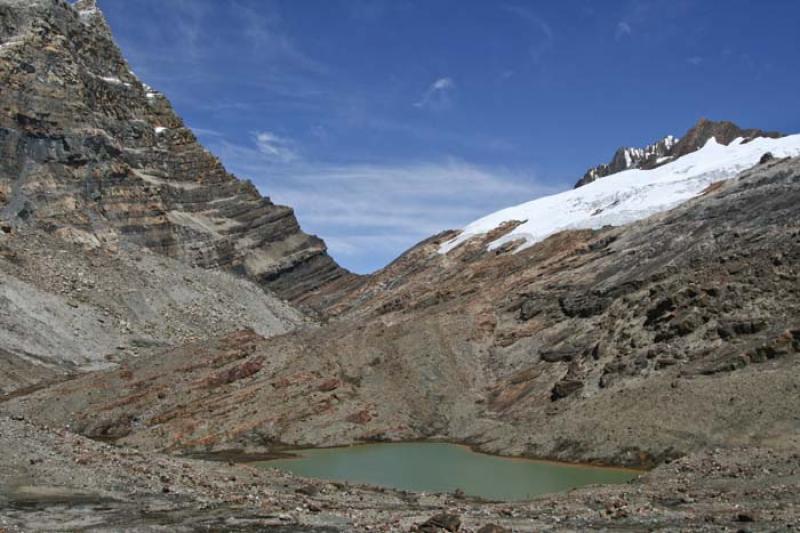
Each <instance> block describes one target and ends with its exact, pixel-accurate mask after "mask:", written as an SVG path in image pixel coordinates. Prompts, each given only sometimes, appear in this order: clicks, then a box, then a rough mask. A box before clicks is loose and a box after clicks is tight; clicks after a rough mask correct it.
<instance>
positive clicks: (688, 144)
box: [670, 118, 784, 157]
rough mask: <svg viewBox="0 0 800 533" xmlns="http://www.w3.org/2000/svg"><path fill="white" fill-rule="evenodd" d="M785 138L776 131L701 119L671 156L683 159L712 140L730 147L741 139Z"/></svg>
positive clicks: (724, 121)
mask: <svg viewBox="0 0 800 533" xmlns="http://www.w3.org/2000/svg"><path fill="white" fill-rule="evenodd" d="M783 136H784V135H783V134H782V133H779V132H775V131H764V130H760V129H755V128H749V129H743V128H740V127H739V126H737V125H736V124H734V123H733V122H730V121H727V120H721V121H714V120H709V119H707V118H701V119H700V120H699V121H698V122H697V124H695V125H694V126H692V127H691V129H689V131H687V132H686V134H685V135H684V136H683V137H682V138H681V140H680V142H678V143H677V144H676V145H675V147H674V149H673V150H672V152H671V153H670V155H672V156H673V157H681V156H684V155H686V154H690V153H692V152H694V151H697V150H699V149H700V148H702V147H703V146H705V144H706V143H707V142H708V140H709V139H711V138H714V139H716V141H717V142H718V143H720V144H725V145H728V144H730V143H731V142H732V141H733V140H735V139H738V138H740V137H741V138H744V139H745V140H746V141H748V140H751V139H754V138H756V137H770V138H779V137H783Z"/></svg>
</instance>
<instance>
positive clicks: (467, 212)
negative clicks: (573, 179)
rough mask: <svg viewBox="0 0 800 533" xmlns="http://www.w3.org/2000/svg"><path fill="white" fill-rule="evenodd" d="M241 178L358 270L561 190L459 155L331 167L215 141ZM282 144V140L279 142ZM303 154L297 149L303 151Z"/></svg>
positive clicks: (256, 146)
mask: <svg viewBox="0 0 800 533" xmlns="http://www.w3.org/2000/svg"><path fill="white" fill-rule="evenodd" d="M208 141H209V144H210V148H211V149H212V150H213V151H214V152H215V153H216V154H217V155H219V156H220V158H221V159H222V160H223V161H224V162H225V164H226V165H227V166H228V167H229V168H230V170H231V171H233V172H234V173H235V174H237V175H239V176H241V177H246V178H250V179H252V180H253V182H254V183H256V185H258V186H259V188H260V189H261V191H262V192H263V193H264V194H265V195H268V196H270V197H271V198H272V200H273V201H275V202H276V203H281V204H286V205H290V206H292V207H293V208H295V211H296V213H297V216H298V219H299V221H300V223H301V225H302V226H303V228H304V229H305V230H306V231H309V232H311V233H316V234H319V235H320V236H321V237H323V238H324V239H325V241H326V242H327V243H328V246H329V248H330V250H331V253H332V254H333V255H334V257H336V258H339V259H340V260H343V261H344V262H345V264H346V265H349V266H351V267H353V268H356V269H358V270H369V269H370V268H377V267H379V266H382V264H384V263H386V262H388V261H389V260H391V259H393V258H394V257H396V256H397V255H399V254H400V253H401V252H402V251H403V250H405V249H406V248H408V247H410V246H412V245H414V244H416V243H417V242H419V241H420V240H422V239H424V238H427V237H429V236H431V235H434V234H436V233H439V232H440V231H443V230H445V229H450V228H457V227H461V226H463V225H465V224H466V223H468V222H470V221H472V220H474V219H476V218H479V217H481V216H483V215H485V214H487V213H490V212H492V211H495V210H497V209H500V208H503V207H507V206H510V205H514V204H517V203H520V202H522V201H526V200H529V199H532V198H535V197H537V196H540V195H542V194H547V193H550V192H554V188H553V187H552V186H545V185H542V184H541V183H539V182H538V181H537V180H536V179H535V178H534V176H532V174H531V173H528V172H520V171H514V170H511V169H507V168H490V167H484V166H481V165H477V164H474V163H470V162H468V161H464V160H463V159H459V158H453V157H446V156H443V157H440V158H438V159H433V160H426V161H382V162H359V163H349V164H343V163H331V162H324V161H310V160H303V159H302V158H299V157H295V159H293V160H287V159H284V160H281V159H280V158H279V157H276V156H275V154H274V153H273V151H272V149H273V148H275V144H274V138H273V137H270V138H269V139H268V143H267V144H268V149H267V150H264V146H263V143H262V142H261V140H259V139H258V138H257V137H256V138H255V140H254V142H253V144H252V145H249V146H247V145H240V144H235V143H230V142H227V141H225V140H218V139H214V138H209V139H208ZM279 146H280V143H279ZM295 156H296V152H295Z"/></svg>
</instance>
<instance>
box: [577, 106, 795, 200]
mask: <svg viewBox="0 0 800 533" xmlns="http://www.w3.org/2000/svg"><path fill="white" fill-rule="evenodd" d="M783 136H784V135H783V134H782V133H778V132H774V131H763V130H760V129H752V128H751V129H742V128H740V127H739V126H737V125H736V124H734V123H733V122H730V121H713V120H709V119H707V118H701V119H700V120H699V121H698V122H697V124H695V125H694V126H692V127H691V128H690V129H689V131H687V132H686V134H685V135H683V137H681V138H680V139H678V138H675V137H673V136H672V135H668V136H666V137H664V138H663V139H661V140H660V141H658V142H655V143H653V144H650V145H648V146H645V147H644V148H626V147H623V148H620V149H618V150H617V151H616V152H615V153H614V157H612V158H611V161H610V162H609V163H606V164H602V165H598V166H596V167H592V168H590V169H589V170H587V171H586V173H585V174H584V175H583V177H582V178H581V179H580V180H578V182H577V183H576V184H575V188H578V187H581V186H583V185H586V184H587V183H591V182H593V181H595V180H598V179H600V178H604V177H606V176H610V175H612V174H616V173H617V172H622V171H624V170H630V169H634V168H638V169H642V170H650V169H653V168H656V167H658V166H661V165H663V164H665V163H668V162H669V161H673V160H675V159H677V158H679V157H682V156H684V155H686V154H690V153H692V152H696V151H697V150H699V149H700V148H702V147H703V146H705V144H706V143H707V142H708V141H709V139H711V138H714V139H716V141H717V142H718V143H720V144H724V145H728V144H730V143H731V142H732V141H733V140H735V139H738V138H744V139H745V142H746V141H749V140H751V139H754V138H756V137H769V138H779V137H783Z"/></svg>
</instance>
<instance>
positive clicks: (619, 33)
mask: <svg viewBox="0 0 800 533" xmlns="http://www.w3.org/2000/svg"><path fill="white" fill-rule="evenodd" d="M632 33H633V28H631V25H630V24H628V23H627V22H625V21H624V20H621V21H619V22H618V23H617V27H616V29H615V30H614V39H616V40H618V41H619V40H621V39H623V38H624V37H628V36H630V35H631V34H632Z"/></svg>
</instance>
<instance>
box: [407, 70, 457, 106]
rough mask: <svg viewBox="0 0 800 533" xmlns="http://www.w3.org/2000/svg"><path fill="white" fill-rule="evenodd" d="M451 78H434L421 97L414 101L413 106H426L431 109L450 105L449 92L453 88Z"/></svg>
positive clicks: (453, 84)
mask: <svg viewBox="0 0 800 533" xmlns="http://www.w3.org/2000/svg"><path fill="white" fill-rule="evenodd" d="M455 86H456V84H455V82H453V79H452V78H448V77H444V78H439V79H437V80H435V81H434V82H433V83H431V84H430V86H429V87H428V89H427V90H426V91H425V93H423V95H422V98H421V99H420V100H419V101H417V102H415V103H414V107H420V108H422V107H427V108H431V109H445V108H448V107H450V105H451V104H452V101H451V99H450V93H451V91H452V90H453V89H455Z"/></svg>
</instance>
